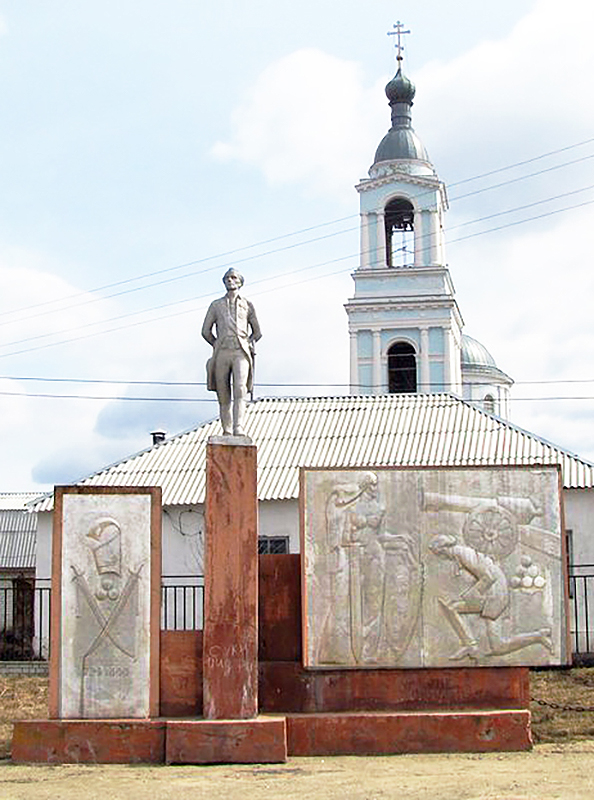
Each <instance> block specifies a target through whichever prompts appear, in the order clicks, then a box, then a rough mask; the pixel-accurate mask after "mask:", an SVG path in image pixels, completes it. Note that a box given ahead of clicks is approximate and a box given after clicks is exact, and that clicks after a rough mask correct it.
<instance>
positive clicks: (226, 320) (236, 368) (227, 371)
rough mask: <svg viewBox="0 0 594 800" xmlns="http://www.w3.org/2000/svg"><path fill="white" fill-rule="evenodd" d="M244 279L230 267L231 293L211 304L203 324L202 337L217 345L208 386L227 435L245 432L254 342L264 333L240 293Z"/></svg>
mask: <svg viewBox="0 0 594 800" xmlns="http://www.w3.org/2000/svg"><path fill="white" fill-rule="evenodd" d="M243 282H244V281H243V276H242V275H240V274H239V272H237V270H235V269H233V267H232V268H231V269H228V270H227V272H226V273H225V274H224V275H223V283H224V284H225V288H226V289H227V294H226V295H225V297H221V298H219V299H218V300H214V301H213V302H212V303H211V304H210V307H209V309H208V311H207V312H206V316H205V318H204V324H203V325H202V336H203V337H204V339H206V341H207V342H208V343H209V344H211V345H212V347H213V353H212V356H211V358H209V359H208V361H207V363H206V374H207V388H208V390H209V391H211V392H216V393H217V398H218V401H219V409H220V414H221V423H222V425H223V435H225V436H243V435H244V430H243V426H244V419H245V407H246V403H247V396H248V393H249V392H251V391H252V387H253V376H254V344H255V342H257V341H258V339H260V338H261V336H262V333H261V332H260V325H259V324H258V318H257V317H256V312H255V310H254V306H253V305H252V304H251V303H250V301H249V300H246V299H245V298H244V297H241V296H240V295H239V290H240V289H241V287H242V286H243ZM213 327H214V328H216V336H215V335H214V334H213ZM231 382H233V390H232V389H231Z"/></svg>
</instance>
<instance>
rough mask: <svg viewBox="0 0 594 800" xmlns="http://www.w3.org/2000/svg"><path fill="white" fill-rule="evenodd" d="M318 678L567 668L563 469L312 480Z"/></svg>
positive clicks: (311, 566) (310, 648) (338, 474)
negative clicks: (338, 671)
mask: <svg viewBox="0 0 594 800" xmlns="http://www.w3.org/2000/svg"><path fill="white" fill-rule="evenodd" d="M302 503H303V518H302V519H303V523H302V524H303V530H302V538H303V547H302V559H303V575H304V596H303V624H304V663H305V666H306V667H310V668H325V669H332V668H344V667H353V668H359V669H360V668H365V667H368V668H376V667H411V668H413V667H455V666H464V667H467V666H521V665H523V666H531V665H534V666H536V665H543V666H544V665H549V664H564V663H566V661H567V652H566V614H565V603H566V600H565V588H564V585H565V584H564V564H563V559H562V537H561V505H560V490H559V476H558V471H557V469H556V468H553V467H551V468H549V467H544V468H542V467H522V468H492V469H487V468H474V469H456V468H446V469H376V470H373V469H370V470H303V474H302Z"/></svg>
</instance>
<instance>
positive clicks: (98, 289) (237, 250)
mask: <svg viewBox="0 0 594 800" xmlns="http://www.w3.org/2000/svg"><path fill="white" fill-rule="evenodd" d="M591 142H594V138H592V139H586V140H584V141H581V142H576V143H575V144H572V145H567V146H566V147H562V148H558V149H556V150H551V151H549V152H547V153H543V154H541V155H539V156H535V157H533V158H530V159H526V160H524V161H519V162H516V163H515V164H508V165H505V166H503V167H500V168H498V169H495V170H491V171H489V172H486V173H482V174H479V175H475V176H471V177H469V178H464V179H462V180H460V181H456V182H454V183H451V184H449V186H450V187H453V186H459V185H461V184H464V183H469V182H471V181H475V180H479V179H481V178H485V177H490V176H492V175H496V174H498V173H500V172H504V171H507V170H510V169H515V168H517V167H520V166H525V165H526V164H530V163H534V162H536V161H539V160H541V159H543V158H548V157H550V156H553V155H557V154H559V153H562V152H566V151H568V150H572V149H575V148H577V147H582V146H584V145H586V144H590V143H591ZM593 157H594V156H585V157H584V158H582V159H576V160H574V161H570V162H566V163H565V164H561V165H556V166H554V167H550V168H547V169H544V170H540V171H538V172H534V173H530V174H529V175H526V176H520V177H518V178H514V179H512V180H510V181H505V182H503V183H500V184H496V185H493V186H491V187H485V188H482V189H479V190H476V191H474V192H469V193H467V194H464V195H460V196H458V197H457V198H454V199H455V200H459V199H462V198H466V197H469V196H472V195H474V194H478V193H480V192H485V191H488V190H490V189H491V188H494V189H495V188H499V187H501V186H504V185H507V184H509V183H514V182H517V181H520V180H525V179H527V178H531V177H535V176H537V175H540V174H543V173H546V172H549V171H551V170H552V169H561V168H562V167H564V166H568V165H571V164H574V163H579V162H580V161H583V160H586V159H588V158H593ZM358 216H359V215H358V214H353V215H349V216H346V217H340V218H338V219H335V220H330V221H327V222H323V223H319V224H317V225H312V226H309V227H307V228H302V229H300V230H298V231H293V232H289V233H285V234H280V235H279V236H274V237H271V238H269V239H264V240H262V241H260V242H256V243H253V244H250V245H244V246H243V247H239V248H234V249H232V250H228V251H225V252H222V253H218V254H214V255H211V256H205V257H204V258H201V259H196V260H194V261H189V262H186V263H184V264H179V265H176V266H174V267H166V268H163V269H160V270H155V271H153V272H148V273H144V274H142V275H139V276H137V277H134V278H127V279H124V280H121V281H115V282H112V283H108V284H104V285H102V286H99V287H96V288H94V289H89V290H87V291H84V292H77V293H73V294H71V295H67V296H65V297H64V298H60V299H57V300H48V301H44V302H42V303H36V304H34V305H30V306H22V307H20V308H17V309H12V310H10V311H4V312H2V313H0V317H1V316H6V315H11V314H17V313H20V312H23V311H28V310H32V309H36V308H41V307H44V306H48V305H56V304H58V303H63V302H65V301H66V300H68V299H74V298H76V297H80V296H87V295H88V294H93V293H96V292H101V291H104V290H106V289H111V288H116V287H118V286H124V285H128V284H130V283H134V282H137V281H140V280H145V279H147V278H150V277H155V276H157V275H163V274H165V273H169V272H173V271H177V270H180V269H185V268H187V267H190V266H194V265H196V264H200V263H204V262H207V261H211V260H215V259H217V258H224V257H227V256H230V255H233V254H235V253H240V252H244V251H246V250H250V249H254V248H256V247H261V246H263V245H266V244H270V243H272V242H275V241H280V240H282V239H286V238H290V237H293V236H298V235H300V234H303V233H308V232H310V231H313V230H318V229H320V228H323V227H328V226H330V225H335V224H338V223H340V222H345V221H348V220H350V219H354V218H356V217H358ZM343 232H344V231H343ZM339 233H342V232H339ZM333 235H338V234H329V236H333ZM319 238H321V239H322V238H329V237H328V236H325V237H319ZM317 240H318V239H312V240H309V242H306V243H311V242H314V241H317ZM301 244H302V243H297V244H296V245H292V246H289V247H286V248H279V249H278V250H272V251H269V253H265V254H262V255H269V254H270V253H274V252H280V251H281V250H286V249H290V247H293V246H300V245H301ZM303 244H305V243H303ZM260 255H261V254H257V255H255V256H250V257H248V258H245V259H242V262H244V261H247V260H250V259H252V258H258V257H260ZM237 263H239V262H237ZM220 268H221V266H220V265H217V266H214V267H212V268H209V269H207V270H204V271H203V272H208V271H211V270H214V269H220ZM191 274H201V273H200V272H195V273H191ZM153 285H159V284H158V283H157V284H149V286H140V287H136V288H135V289H131V290H127V291H141V290H142V289H145V288H150V287H151V286H153ZM125 293H126V292H122V293H121V294H125ZM118 294H120V293H116V294H114V295H111V296H113V297H116V296H118ZM88 302H92V301H90V300H86V301H83V303H82V304H85V303H88ZM70 307H72V306H67V307H66V308H70ZM56 310H60V311H63V310H65V308H64V307H60V308H59V309H56ZM47 313H54V312H47ZM29 318H30V317H26V318H25V319H29ZM0 324H1V323H0Z"/></svg>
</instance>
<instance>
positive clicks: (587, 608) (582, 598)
mask: <svg viewBox="0 0 594 800" xmlns="http://www.w3.org/2000/svg"><path fill="white" fill-rule="evenodd" d="M568 588H569V614H570V633H571V643H572V648H573V652H574V654H575V655H577V656H585V655H591V654H592V653H594V564H580V565H577V564H576V565H572V566H571V567H570V568H569V587H568Z"/></svg>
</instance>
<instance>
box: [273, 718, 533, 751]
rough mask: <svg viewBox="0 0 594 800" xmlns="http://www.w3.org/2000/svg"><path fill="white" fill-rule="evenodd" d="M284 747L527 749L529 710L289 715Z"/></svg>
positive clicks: (300, 748)
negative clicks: (285, 745)
mask: <svg viewBox="0 0 594 800" xmlns="http://www.w3.org/2000/svg"><path fill="white" fill-rule="evenodd" d="M287 746H288V752H289V755H291V756H325V755H327V756H330V755H333V756H338V755H361V756H363V755H366V756H367V755H388V754H391V753H464V752H470V753H472V752H480V753H485V752H494V751H495V752H496V751H514V750H530V749H531V748H532V737H531V735H530V712H529V711H527V710H525V709H520V710H516V709H513V710H497V711H486V710H478V711H468V710H460V711H434V712H427V711H422V712H415V711H410V712H393V713H383V712H359V713H348V712H347V713H339V714H288V715H287Z"/></svg>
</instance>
